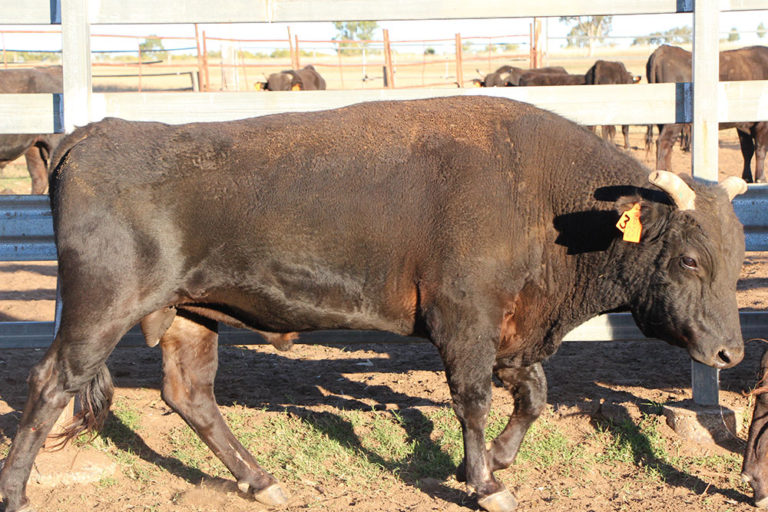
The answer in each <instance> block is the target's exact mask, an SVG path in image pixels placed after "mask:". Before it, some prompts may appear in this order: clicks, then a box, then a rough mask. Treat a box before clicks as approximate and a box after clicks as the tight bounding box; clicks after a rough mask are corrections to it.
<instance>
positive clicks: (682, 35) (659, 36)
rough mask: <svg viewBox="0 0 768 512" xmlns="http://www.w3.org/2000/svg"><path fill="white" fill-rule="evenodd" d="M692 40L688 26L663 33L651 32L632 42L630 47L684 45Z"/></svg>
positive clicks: (691, 31)
mask: <svg viewBox="0 0 768 512" xmlns="http://www.w3.org/2000/svg"><path fill="white" fill-rule="evenodd" d="M692 40H693V30H692V29H691V27H689V26H682V27H675V28H671V29H669V30H667V31H665V32H653V33H651V34H648V35H647V36H641V37H638V38H636V39H635V40H634V41H632V45H633V46H635V45H650V46H658V45H661V44H686V43H690V42H691V41H692Z"/></svg>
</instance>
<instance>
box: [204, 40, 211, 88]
mask: <svg viewBox="0 0 768 512" xmlns="http://www.w3.org/2000/svg"><path fill="white" fill-rule="evenodd" d="M203 71H205V87H204V89H203V90H205V91H210V90H211V76H210V74H209V72H208V43H207V42H206V40H205V30H203Z"/></svg>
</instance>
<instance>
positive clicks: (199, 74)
mask: <svg viewBox="0 0 768 512" xmlns="http://www.w3.org/2000/svg"><path fill="white" fill-rule="evenodd" d="M195 45H196V46H197V82H198V83H197V89H196V90H198V91H202V90H204V89H203V87H204V85H203V87H201V82H202V80H203V55H202V52H201V50H200V32H199V30H198V27H197V23H195ZM193 88H194V85H193Z"/></svg>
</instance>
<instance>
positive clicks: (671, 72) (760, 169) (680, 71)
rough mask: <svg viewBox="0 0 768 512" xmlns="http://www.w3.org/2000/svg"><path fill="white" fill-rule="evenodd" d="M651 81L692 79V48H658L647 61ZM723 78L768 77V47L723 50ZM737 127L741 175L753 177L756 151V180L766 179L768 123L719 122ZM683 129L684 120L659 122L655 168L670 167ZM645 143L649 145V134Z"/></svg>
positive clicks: (721, 67)
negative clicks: (673, 147)
mask: <svg viewBox="0 0 768 512" xmlns="http://www.w3.org/2000/svg"><path fill="white" fill-rule="evenodd" d="M646 74H647V78H648V82H649V83H663V82H690V81H691V79H692V75H693V72H692V67H691V52H689V51H687V50H684V49H682V48H678V47H676V46H669V45H663V46H660V47H659V48H657V49H656V50H655V51H654V52H653V53H652V54H651V56H650V57H649V58H648V62H647V63H646ZM719 79H720V81H740V80H768V48H766V47H765V46H750V47H747V48H740V49H737V50H727V51H724V52H720V76H719ZM727 128H736V129H737V133H738V134H739V143H740V145H741V153H742V156H743V157H744V167H743V170H742V178H743V179H744V180H746V181H747V182H752V181H753V176H752V170H751V163H752V156H753V155H755V175H754V181H756V182H765V173H764V162H765V154H766V150H767V149H768V123H766V122H764V121H761V122H752V123H720V129H721V130H723V129H727ZM682 129H683V125H681V124H670V125H659V137H658V139H657V141H656V168H657V169H666V170H671V166H672V146H673V144H674V142H675V140H676V139H677V137H678V136H679V135H680V133H681V131H682ZM646 147H650V140H649V136H647V137H646Z"/></svg>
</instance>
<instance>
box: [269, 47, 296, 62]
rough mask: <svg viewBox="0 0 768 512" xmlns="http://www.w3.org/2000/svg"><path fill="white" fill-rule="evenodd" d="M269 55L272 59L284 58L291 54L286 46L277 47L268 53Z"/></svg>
mask: <svg viewBox="0 0 768 512" xmlns="http://www.w3.org/2000/svg"><path fill="white" fill-rule="evenodd" d="M269 56H270V57H271V58H273V59H284V58H286V57H290V56H291V50H289V49H288V48H278V49H277V50H275V51H273V52H272V53H270V54H269Z"/></svg>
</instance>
